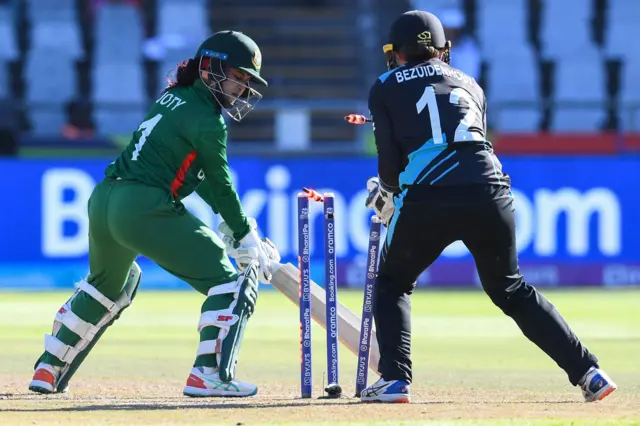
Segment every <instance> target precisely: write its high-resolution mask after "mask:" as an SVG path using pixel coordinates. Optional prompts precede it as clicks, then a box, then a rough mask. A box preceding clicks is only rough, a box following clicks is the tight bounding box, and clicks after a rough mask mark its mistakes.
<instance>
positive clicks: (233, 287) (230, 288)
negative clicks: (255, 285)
mask: <svg viewBox="0 0 640 426" xmlns="http://www.w3.org/2000/svg"><path fill="white" fill-rule="evenodd" d="M241 284H242V279H241V278H240V277H238V280H237V281H232V282H230V283H226V284H220V285H217V286H215V287H211V288H210V289H209V291H208V292H207V297H210V296H215V295H218V294H228V293H235V296H234V298H237V297H238V292H239V291H240V285H241Z"/></svg>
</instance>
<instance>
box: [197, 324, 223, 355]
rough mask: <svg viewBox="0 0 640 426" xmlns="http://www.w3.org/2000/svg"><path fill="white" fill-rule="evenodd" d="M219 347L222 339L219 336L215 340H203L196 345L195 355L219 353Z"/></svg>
mask: <svg viewBox="0 0 640 426" xmlns="http://www.w3.org/2000/svg"><path fill="white" fill-rule="evenodd" d="M221 333H222V330H221ZM221 348H222V339H220V338H218V339H215V340H203V341H202V342H200V344H199V345H198V353H197V356H200V355H211V354H217V353H220V349H221Z"/></svg>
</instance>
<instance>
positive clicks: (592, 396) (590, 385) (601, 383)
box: [578, 367, 618, 402]
mask: <svg viewBox="0 0 640 426" xmlns="http://www.w3.org/2000/svg"><path fill="white" fill-rule="evenodd" d="M578 385H579V386H580V387H581V388H582V395H583V396H584V401H585V402H594V401H602V400H603V399H605V398H606V397H607V396H609V394H611V393H613V392H614V391H615V390H616V389H618V386H617V385H616V384H615V383H614V382H613V380H611V378H610V377H609V376H608V375H607V373H605V372H604V371H602V370H600V369H599V368H595V367H591V368H590V369H589V371H587V372H586V373H585V375H584V376H583V377H582V379H580V382H579V383H578Z"/></svg>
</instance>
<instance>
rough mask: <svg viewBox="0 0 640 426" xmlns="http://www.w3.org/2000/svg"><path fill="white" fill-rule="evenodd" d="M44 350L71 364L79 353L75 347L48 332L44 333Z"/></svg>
mask: <svg viewBox="0 0 640 426" xmlns="http://www.w3.org/2000/svg"><path fill="white" fill-rule="evenodd" d="M44 350H45V351H47V352H49V353H50V354H51V355H53V356H55V357H56V358H58V359H59V360H60V361H62V362H64V363H67V364H71V363H72V362H73V360H74V359H75V357H76V356H78V353H80V352H79V351H78V350H77V349H76V348H73V347H71V346H69V345H66V344H64V343H62V342H61V341H60V340H58V339H57V338H55V337H53V336H52V335H50V334H45V335H44Z"/></svg>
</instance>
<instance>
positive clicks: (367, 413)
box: [0, 284, 640, 426]
mask: <svg viewBox="0 0 640 426" xmlns="http://www.w3.org/2000/svg"><path fill="white" fill-rule="evenodd" d="M543 293H545V294H546V295H547V296H548V297H549V299H550V300H551V301H552V302H553V303H554V304H555V306H556V307H557V308H558V309H559V310H560V312H561V313H562V314H563V315H564V316H565V318H567V320H568V321H569V323H570V325H571V326H572V328H573V329H574V331H575V332H576V334H577V335H578V336H579V337H580V338H581V339H582V340H583V342H584V343H585V344H586V346H587V347H588V348H590V349H591V350H592V351H593V352H594V353H595V354H596V355H597V356H598V357H599V359H600V361H601V364H602V366H603V368H605V369H606V370H607V372H608V373H609V374H610V375H611V376H612V377H613V378H614V380H615V381H616V382H617V383H618V385H619V388H620V389H619V391H618V392H616V393H614V394H613V395H611V396H610V397H609V398H607V399H606V400H605V401H602V402H598V403H593V404H585V403H583V402H582V397H581V394H580V390H579V389H578V388H574V387H572V386H571V385H570V384H569V383H568V381H567V379H566V376H565V374H564V373H563V372H562V371H561V370H560V369H559V368H558V367H557V366H556V365H555V364H554V363H553V362H552V361H551V360H549V359H548V358H547V357H546V356H545V355H544V354H543V353H542V352H541V351H540V350H538V349H537V348H536V347H535V346H533V344H532V343H530V342H529V341H528V340H527V339H526V338H524V337H523V336H522V335H521V334H520V331H519V330H518V329H517V327H516V326H515V325H514V324H513V323H512V321H511V320H510V319H509V318H508V317H505V316H504V315H503V314H502V313H501V312H500V311H499V310H498V309H497V308H496V307H494V306H493V305H492V304H491V302H490V301H489V299H488V298H487V297H486V296H485V295H484V294H483V293H480V292H437V291H431V290H429V291H421V292H418V293H416V294H415V295H414V297H413V362H414V384H413V386H412V391H413V401H414V402H413V403H412V404H409V405H406V404H404V405H403V404H400V405H390V404H384V405H380V404H373V405H371V404H361V403H359V402H358V401H357V400H356V399H354V398H344V399H341V400H338V401H335V400H333V401H326V400H317V399H315V398H314V399H313V400H301V399H300V398H299V392H300V391H299V389H300V383H299V377H300V366H299V343H298V337H299V332H298V321H297V317H298V311H297V308H296V306H295V305H293V304H292V303H291V302H289V301H288V300H287V299H285V297H284V296H282V295H280V294H279V293H278V292H276V291H273V290H271V289H267V290H266V291H263V292H262V294H261V296H260V299H259V301H258V309H257V312H256V314H255V316H254V317H253V318H252V319H251V321H250V322H249V329H248V331H247V333H246V334H245V340H244V345H243V350H242V353H241V358H240V363H239V367H238V378H239V379H242V380H247V381H253V382H254V383H256V384H258V385H259V387H260V391H259V393H258V395H257V396H256V397H254V398H247V399H233V400H232V399H215V400H212V399H206V400H203V399H190V398H186V397H183V396H182V386H183V385H184V382H185V380H186V378H187V375H188V372H189V370H190V367H191V363H192V361H193V356H194V353H195V350H196V346H197V332H196V326H197V323H198V319H199V310H200V304H201V300H202V299H201V296H199V295H198V294H196V293H195V292H150V291H146V290H145V289H144V284H143V288H142V289H141V291H140V293H139V295H138V297H137V298H136V300H135V301H134V303H133V305H132V306H131V307H130V308H129V309H128V310H127V311H126V312H125V313H124V314H123V316H122V318H121V319H120V320H119V321H118V322H117V323H116V324H115V325H114V326H113V327H112V328H111V329H110V330H108V332H107V333H106V334H105V336H104V337H103V339H102V340H101V341H100V343H99V344H98V345H97V346H96V348H95V349H94V351H93V352H92V353H91V355H90V356H89V358H88V359H87V361H86V363H85V365H83V367H82V368H81V369H80V371H79V372H78V373H77V375H76V377H75V378H74V380H73V381H72V383H71V389H70V392H68V393H67V394H64V395H54V396H49V397H43V396H41V395H35V394H31V393H30V392H28V391H27V390H26V388H27V384H28V382H29V380H30V378H31V374H32V372H33V363H34V361H35V359H36V358H37V357H38V355H39V354H40V352H41V350H42V345H43V336H44V333H45V332H49V330H50V327H51V321H52V318H53V315H54V314H55V312H56V310H57V309H58V308H59V306H60V305H61V304H62V303H63V302H64V301H65V300H66V299H67V297H68V294H67V293H0V384H1V387H0V425H19V424H29V425H33V424H43V425H44V424H46V425H57V424H60V425H70V424H78V425H89V424H92V425H93V424H105V425H106V424H108V425H115V424H136V425H138V424H148V425H155V424H180V425H187V424H208V425H212V424H226V425H255V424H314V425H319V424H330V425H341V426H342V425H351V424H363V425H365V424H366V425H371V424H384V425H399V424H428V425H518V426H524V425H536V426H538V425H545V426H550V425H612V426H613V425H616V426H617V425H635V424H638V425H640V362H639V361H640V312H639V309H638V307H639V306H640V302H639V300H640V289H635V290H609V291H606V290H588V291H587V290H579V291H551V290H546V291H545V290H543ZM339 298H340V300H341V301H342V302H343V303H345V304H346V305H347V306H348V307H350V308H351V309H352V310H353V311H354V312H357V313H358V314H359V313H360V310H361V306H362V293H361V292H360V291H341V292H340V293H339ZM313 333H314V334H313V343H314V348H313V350H314V352H313V364H314V392H315V394H316V396H320V395H321V393H322V384H323V383H322V381H323V372H324V371H325V368H326V367H325V363H326V352H325V343H324V329H322V328H321V327H320V326H318V325H317V324H315V323H314V328H313ZM340 366H341V382H342V383H341V384H342V385H343V388H344V389H345V390H346V392H347V394H348V396H351V395H353V391H354V378H355V367H356V357H355V356H354V355H353V354H351V353H350V352H348V350H347V349H346V348H344V347H341V352H340ZM369 377H370V378H372V377H373V378H374V379H375V376H374V375H373V373H371V372H370V376H369Z"/></svg>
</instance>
